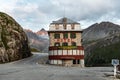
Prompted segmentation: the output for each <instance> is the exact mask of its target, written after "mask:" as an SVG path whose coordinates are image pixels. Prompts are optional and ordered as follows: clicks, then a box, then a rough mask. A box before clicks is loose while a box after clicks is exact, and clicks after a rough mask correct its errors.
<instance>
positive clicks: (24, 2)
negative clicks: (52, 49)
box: [0, 0, 120, 31]
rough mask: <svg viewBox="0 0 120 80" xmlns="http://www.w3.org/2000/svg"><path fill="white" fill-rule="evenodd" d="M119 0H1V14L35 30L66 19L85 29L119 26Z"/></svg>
mask: <svg viewBox="0 0 120 80" xmlns="http://www.w3.org/2000/svg"><path fill="white" fill-rule="evenodd" d="M119 3H120V0H92V1H91V0H47V1H46V0H35V1H34V0H0V5H1V6H0V11H3V12H6V13H8V14H10V15H11V16H12V17H14V18H15V19H16V20H17V22H19V23H20V24H21V25H22V27H24V28H30V29H32V30H34V31H36V30H39V29H41V28H42V27H43V28H45V29H48V28H49V24H50V23H51V22H52V21H53V20H57V19H59V18H61V17H64V16H66V17H68V18H70V19H73V20H75V21H78V22H80V23H81V25H82V26H83V27H84V28H85V27H88V26H89V25H90V24H93V23H95V22H100V21H111V22H115V23H119V22H120V20H119V18H120V15H119V13H120V5H119Z"/></svg>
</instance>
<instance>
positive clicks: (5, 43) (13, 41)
mask: <svg viewBox="0 0 120 80" xmlns="http://www.w3.org/2000/svg"><path fill="white" fill-rule="evenodd" d="M30 55H31V52H30V48H29V46H28V39H27V36H26V34H25V32H24V31H23V29H22V28H21V26H20V25H19V24H18V23H17V22H16V21H15V20H14V19H13V18H12V17H10V16H9V15H7V14H5V13H2V12H0V63H4V62H10V61H15V60H19V59H22V58H26V57H29V56H30Z"/></svg>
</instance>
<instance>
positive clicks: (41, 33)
mask: <svg viewBox="0 0 120 80" xmlns="http://www.w3.org/2000/svg"><path fill="white" fill-rule="evenodd" d="M36 34H37V35H48V33H47V31H46V30H45V29H44V28H42V29H41V30H39V31H38V32H36Z"/></svg>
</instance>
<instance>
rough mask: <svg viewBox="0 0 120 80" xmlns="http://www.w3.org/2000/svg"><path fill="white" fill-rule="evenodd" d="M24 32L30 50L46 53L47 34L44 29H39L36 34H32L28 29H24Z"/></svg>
mask: <svg viewBox="0 0 120 80" xmlns="http://www.w3.org/2000/svg"><path fill="white" fill-rule="evenodd" d="M24 31H25V32H26V34H27V36H28V39H29V43H30V46H31V47H32V48H35V49H37V50H38V51H41V52H48V44H49V43H48V42H49V41H48V34H47V31H46V30H45V29H43V28H42V29H41V30H40V31H38V32H33V31H32V30H29V29H24Z"/></svg>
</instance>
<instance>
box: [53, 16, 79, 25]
mask: <svg viewBox="0 0 120 80" xmlns="http://www.w3.org/2000/svg"><path fill="white" fill-rule="evenodd" d="M63 23H66V24H79V23H78V22H75V21H73V20H71V19H68V18H66V17H63V18H61V19H59V20H57V21H53V22H52V23H51V24H63Z"/></svg>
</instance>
